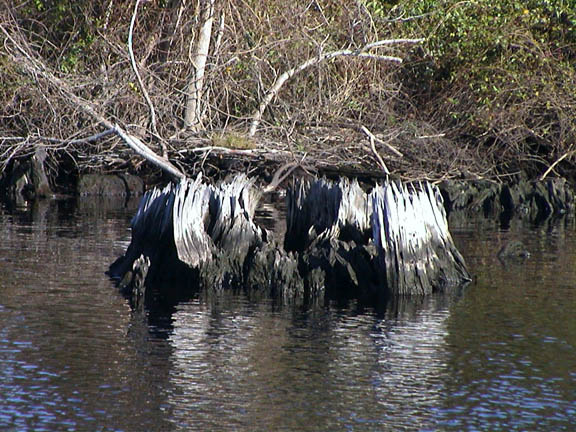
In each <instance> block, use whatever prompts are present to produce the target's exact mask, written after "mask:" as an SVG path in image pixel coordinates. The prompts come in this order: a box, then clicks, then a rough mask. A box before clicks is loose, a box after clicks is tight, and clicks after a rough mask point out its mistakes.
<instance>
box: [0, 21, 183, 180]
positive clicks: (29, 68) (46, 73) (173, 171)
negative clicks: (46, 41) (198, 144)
mask: <svg viewBox="0 0 576 432" xmlns="http://www.w3.org/2000/svg"><path fill="white" fill-rule="evenodd" d="M0 30H1V31H2V33H4V35H5V36H6V38H7V40H8V41H10V43H12V45H13V46H14V47H15V48H16V50H17V51H18V52H19V53H20V54H21V56H16V55H14V54H10V55H11V57H12V60H13V61H14V62H15V63H18V64H20V65H21V66H22V67H23V69H24V70H25V71H26V72H27V73H28V74H29V75H30V76H31V77H32V78H33V79H34V80H36V81H38V80H39V79H40V78H41V79H44V80H45V81H47V82H48V83H49V84H50V85H51V86H52V88H54V89H55V90H56V91H57V92H60V93H61V94H62V95H63V97H64V99H65V100H66V101H67V102H68V103H72V104H73V105H74V106H75V107H76V108H78V109H80V110H81V111H82V112H84V113H85V114H87V115H88V116H90V117H92V118H93V119H95V120H96V121H98V122H99V123H101V124H102V125H103V126H104V127H106V128H107V129H110V130H112V131H114V133H116V134H117V135H118V136H120V138H122V139H123V140H124V142H126V144H128V145H129V146H130V147H131V148H132V149H133V150H134V151H135V152H136V153H138V154H139V155H140V156H142V157H144V158H145V159H146V160H148V161H149V162H151V163H153V164H154V165H156V166H157V167H159V168H161V169H163V170H165V171H166V172H168V173H169V174H170V175H172V176H174V177H176V178H184V177H186V176H185V174H184V173H182V172H181V171H180V170H179V169H178V168H176V167H175V166H174V165H172V164H171V163H170V162H169V161H168V160H167V159H165V158H163V157H161V156H159V155H157V154H156V153H154V152H153V151H152V150H150V148H148V147H147V146H146V145H145V144H144V143H142V141H140V140H139V139H138V138H137V137H135V136H133V135H130V134H128V133H127V132H125V131H124V130H123V129H122V128H121V127H120V126H118V125H117V124H114V123H112V122H111V121H110V120H108V119H107V118H105V117H104V116H103V115H101V114H100V113H99V112H98V111H97V110H96V108H95V107H94V105H93V104H92V103H91V102H89V101H87V100H85V99H83V98H81V97H79V96H77V95H76V94H75V93H74V92H73V91H72V90H71V89H70V87H69V86H68V84H67V83H66V82H64V81H62V80H61V79H59V78H58V77H56V75H54V73H53V72H52V71H51V70H50V69H49V68H48V67H47V66H46V65H45V64H44V63H42V62H41V61H40V60H39V59H37V58H35V57H34V56H33V55H32V54H31V53H29V52H28V51H27V50H26V49H25V48H24V47H23V46H22V45H21V44H20V43H18V41H17V40H16V39H15V38H14V37H13V36H12V34H11V33H10V32H9V31H8V30H6V28H5V27H4V26H3V25H2V24H0Z"/></svg>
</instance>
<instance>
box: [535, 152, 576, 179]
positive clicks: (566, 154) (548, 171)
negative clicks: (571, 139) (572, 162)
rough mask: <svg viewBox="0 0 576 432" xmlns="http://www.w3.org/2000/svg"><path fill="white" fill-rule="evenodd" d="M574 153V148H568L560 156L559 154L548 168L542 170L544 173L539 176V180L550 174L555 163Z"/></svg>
mask: <svg viewBox="0 0 576 432" xmlns="http://www.w3.org/2000/svg"><path fill="white" fill-rule="evenodd" d="M574 153H576V150H569V151H567V152H566V153H564V154H563V155H562V156H560V157H559V158H558V159H556V161H555V162H554V163H553V164H552V165H550V166H549V167H548V169H547V170H546V171H545V172H544V174H542V175H541V176H540V179H539V180H540V181H543V180H544V179H545V178H546V177H547V176H548V174H550V173H551V172H552V170H553V169H554V168H555V167H556V165H558V164H559V163H560V162H562V161H563V160H564V159H566V158H567V157H569V156H572V155H573V154H574Z"/></svg>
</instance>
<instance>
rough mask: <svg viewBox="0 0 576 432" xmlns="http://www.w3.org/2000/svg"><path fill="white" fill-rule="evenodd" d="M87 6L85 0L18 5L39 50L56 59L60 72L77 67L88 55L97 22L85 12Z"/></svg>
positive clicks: (35, 1) (35, 2) (89, 3)
mask: <svg viewBox="0 0 576 432" xmlns="http://www.w3.org/2000/svg"><path fill="white" fill-rule="evenodd" d="M91 7H93V2H91V1H88V0H79V1H78V0H34V1H33V2H32V3H30V5H28V7H25V8H23V9H22V20H23V21H28V26H30V27H31V30H32V32H33V33H32V34H35V35H36V38H38V42H39V43H38V45H39V46H41V47H42V51H43V52H42V54H43V55H44V57H46V58H49V59H52V60H53V61H55V62H57V63H58V66H59V69H60V70H61V71H62V72H65V73H69V72H77V71H79V70H81V69H82V68H83V63H84V59H85V58H86V57H88V56H90V55H91V53H90V48H91V45H92V43H93V42H94V39H95V33H96V30H97V26H98V23H97V22H92V21H91V15H92V14H90V13H88V10H89V9H90V8H91ZM46 41H47V42H49V43H45V42H46Z"/></svg>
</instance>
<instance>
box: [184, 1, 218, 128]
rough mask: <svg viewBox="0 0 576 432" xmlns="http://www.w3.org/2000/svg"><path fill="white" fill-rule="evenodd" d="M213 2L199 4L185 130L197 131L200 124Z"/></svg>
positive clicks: (212, 17)
mask: <svg viewBox="0 0 576 432" xmlns="http://www.w3.org/2000/svg"><path fill="white" fill-rule="evenodd" d="M214 2H215V0H202V1H201V2H200V17H201V18H200V31H199V34H198V42H197V44H196V53H195V56H194V59H193V60H192V63H193V66H194V73H193V75H192V79H191V80H190V82H189V83H188V86H187V88H186V94H187V95H188V100H187V101H186V110H185V112H184V126H185V127H186V128H187V129H193V130H198V129H199V128H200V126H201V123H202V108H203V107H202V94H203V86H204V71H205V69H206V60H207V58H208V51H209V49H210V38H211V36H212V23H213V21H214Z"/></svg>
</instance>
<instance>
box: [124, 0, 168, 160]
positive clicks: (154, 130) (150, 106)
mask: <svg viewBox="0 0 576 432" xmlns="http://www.w3.org/2000/svg"><path fill="white" fill-rule="evenodd" d="M141 1H142V0H136V4H135V5H134V13H133V14H132V19H131V20H130V29H129V31H128V53H129V54H130V64H131V65H132V70H133V71H134V74H135V75H136V79H137V81H138V86H139V87H140V91H141V92H142V95H143V96H144V99H145V100H146V104H147V105H148V109H149V110H150V126H151V128H152V133H153V134H154V135H155V136H156V137H158V138H160V135H159V134H158V129H157V128H156V110H155V109H154V104H153V103H152V99H150V95H149V94H148V90H146V86H144V81H142V77H141V76H140V72H138V64H137V63H136V58H135V56H134V50H133V48H132V36H133V34H134V24H135V23H136V15H137V14H138V6H139V4H140V2H141ZM162 153H163V156H164V157H166V156H167V153H168V151H167V149H166V146H165V145H162Z"/></svg>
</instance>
